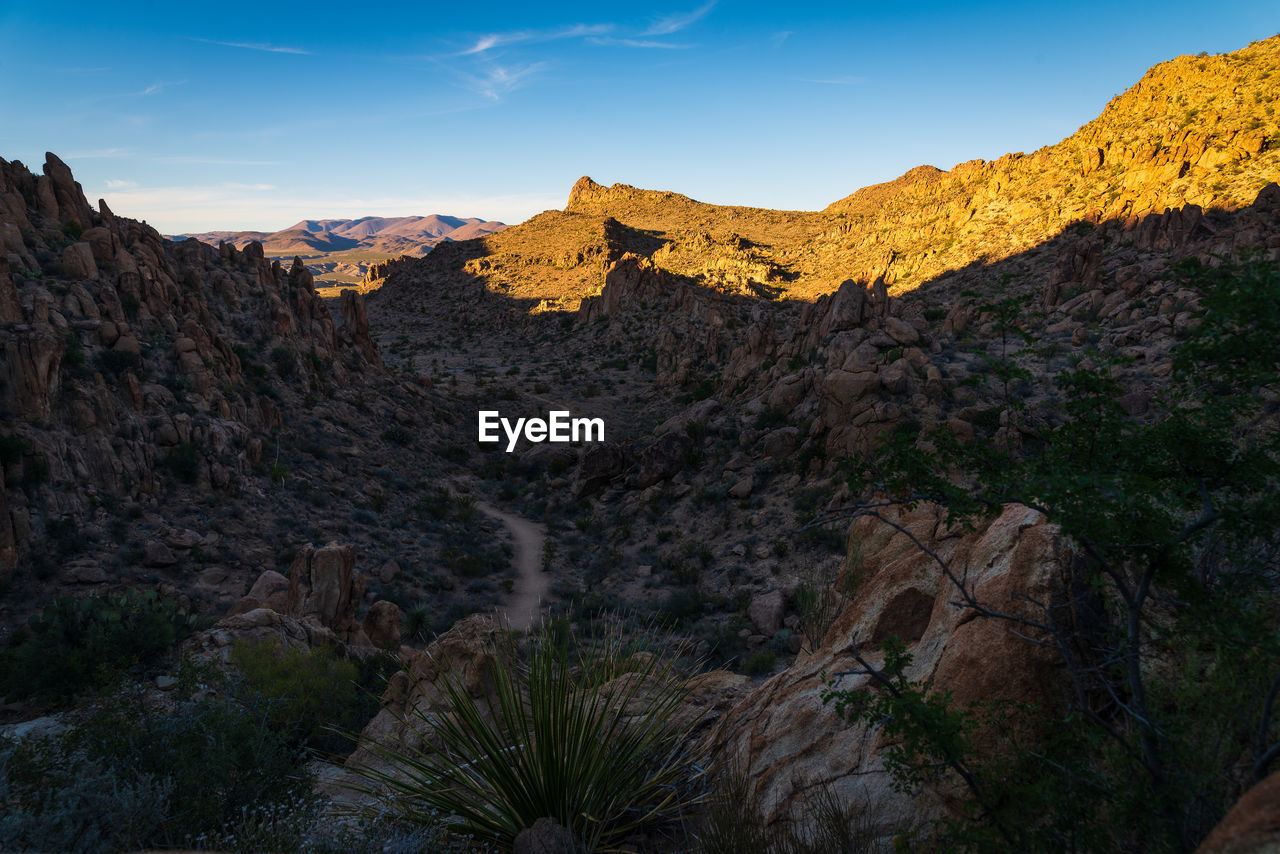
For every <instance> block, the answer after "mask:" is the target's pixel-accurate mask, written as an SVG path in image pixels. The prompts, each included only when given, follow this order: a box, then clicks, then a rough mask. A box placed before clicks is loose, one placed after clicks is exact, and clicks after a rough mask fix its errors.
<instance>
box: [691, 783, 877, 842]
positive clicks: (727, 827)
mask: <svg viewBox="0 0 1280 854" xmlns="http://www.w3.org/2000/svg"><path fill="white" fill-rule="evenodd" d="M851 813H852V814H851ZM691 843H692V844H691V845H689V847H688V849H687V850H690V851H692V852H695V854H725V852H730V851H731V852H734V854H862V853H863V852H868V851H876V850H879V849H878V848H877V847H876V846H875V844H874V843H875V835H874V828H873V826H872V825H871V823H870V821H869V820H868V817H867V815H866V814H865V812H864V811H862V810H858V809H856V808H855V809H854V810H850V809H849V807H848V806H847V805H845V804H843V803H842V802H841V801H840V799H839V798H837V797H836V796H835V793H833V792H832V791H831V789H830V788H828V787H827V786H825V785H824V786H818V787H816V788H814V789H812V790H811V791H810V792H809V794H808V795H806V796H805V798H804V801H803V815H802V816H801V818H800V821H798V822H796V823H795V824H792V823H790V822H783V821H780V822H776V823H774V824H773V825H772V826H770V825H767V824H766V823H765V820H764V817H763V816H762V815H761V812H760V807H759V804H758V802H757V798H756V794H755V792H754V790H753V787H752V783H751V779H750V777H749V776H747V774H746V772H745V771H743V770H742V769H741V768H740V767H738V766H737V765H734V764H728V763H721V766H720V767H719V768H718V769H717V770H716V773H715V776H714V785H713V787H712V791H711V795H710V797H708V798H707V802H706V805H705V808H704V809H703V811H702V815H701V816H700V820H699V822H698V824H697V830H696V832H695V834H694V837H693V839H692V840H691Z"/></svg>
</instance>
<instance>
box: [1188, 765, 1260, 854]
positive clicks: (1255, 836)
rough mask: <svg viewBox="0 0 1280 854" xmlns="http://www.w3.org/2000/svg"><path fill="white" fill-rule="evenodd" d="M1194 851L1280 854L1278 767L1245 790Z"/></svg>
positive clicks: (1198, 852)
mask: <svg viewBox="0 0 1280 854" xmlns="http://www.w3.org/2000/svg"><path fill="white" fill-rule="evenodd" d="M1196 854H1280V771H1276V772H1274V773H1272V774H1271V775H1270V776H1269V777H1267V778H1266V779H1265V780H1263V781H1262V782H1261V783H1258V784H1256V785H1254V787H1253V788H1251V789H1250V790H1249V791H1247V792H1245V793H1244V795H1243V796H1242V797H1241V798H1240V800H1238V801H1236V803H1235V806H1233V807H1232V808H1231V809H1230V810H1229V811H1228V812H1227V814H1226V815H1225V816H1223V817H1222V821H1220V822H1218V826H1217V827H1215V828H1214V829H1213V830H1212V831H1211V832H1210V833H1209V835H1208V837H1206V838H1205V840H1204V842H1203V843H1201V845H1200V847H1199V848H1197V849H1196Z"/></svg>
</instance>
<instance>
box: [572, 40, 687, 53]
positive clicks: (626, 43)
mask: <svg viewBox="0 0 1280 854" xmlns="http://www.w3.org/2000/svg"><path fill="white" fill-rule="evenodd" d="M587 41H589V42H591V43H592V44H598V45H602V46H606V47H608V46H615V45H616V46H618V47H636V48H659V49H663V50H687V49H688V48H691V47H697V45H692V44H672V43H671V42H655V41H650V40H647V39H614V38H599V37H596V38H590V39H587Z"/></svg>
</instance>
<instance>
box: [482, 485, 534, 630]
mask: <svg viewBox="0 0 1280 854" xmlns="http://www.w3.org/2000/svg"><path fill="white" fill-rule="evenodd" d="M476 509H477V510H479V511H480V512H481V513H484V514H485V515H486V516H489V517H491V518H493V519H497V520H498V521H500V522H501V523H502V524H504V525H506V526H507V530H508V531H510V532H511V537H512V539H513V540H515V558H514V560H515V565H516V572H517V573H518V575H517V577H516V583H515V589H514V590H513V591H512V592H511V596H509V597H508V599H507V603H506V605H505V606H504V607H501V608H499V609H498V610H499V612H501V613H502V614H503V616H505V617H506V620H507V623H508V624H509V625H510V626H511V628H513V629H517V630H519V631H527V630H528V629H529V627H530V626H532V625H533V624H534V622H535V621H536V620H537V619H538V615H539V614H540V613H541V611H542V600H543V599H545V598H546V595H547V591H548V590H549V589H550V587H551V579H550V577H549V576H548V575H547V574H546V573H545V572H543V571H542V543H543V541H544V540H545V539H546V534H545V532H544V531H543V529H542V526H541V525H539V524H536V523H534V522H530V521H529V520H528V519H524V518H521V517H520V516H514V515H512V514H510V513H507V512H505V511H502V510H499V509H498V508H497V507H494V506H492V505H490V504H485V503H484V502H482V501H477V502H476Z"/></svg>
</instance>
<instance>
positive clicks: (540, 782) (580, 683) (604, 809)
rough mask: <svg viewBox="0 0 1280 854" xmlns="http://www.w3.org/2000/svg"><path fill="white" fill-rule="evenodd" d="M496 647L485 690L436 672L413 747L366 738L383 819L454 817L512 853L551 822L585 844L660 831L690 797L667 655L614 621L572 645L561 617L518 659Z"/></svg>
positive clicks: (695, 787)
mask: <svg viewBox="0 0 1280 854" xmlns="http://www.w3.org/2000/svg"><path fill="white" fill-rule="evenodd" d="M499 637H500V639H499V640H498V641H496V645H497V649H496V650H495V652H496V653H497V654H496V655H495V662H497V664H496V665H495V667H494V674H493V687H492V691H491V692H489V693H487V694H486V695H485V696H483V697H480V698H475V697H472V696H471V695H470V694H469V693H468V692H467V691H466V689H465V688H464V687H463V686H462V684H461V683H460V681H459V679H458V678H457V677H456V676H454V675H452V674H449V673H445V674H444V675H442V676H441V677H439V680H440V681H439V687H440V688H441V694H442V698H443V699H442V705H443V708H441V709H433V710H415V711H414V712H413V715H414V717H415V719H416V723H417V728H418V729H419V730H421V731H422V732H423V734H424V735H425V738H424V739H423V745H422V746H421V747H414V746H410V745H406V744H399V743H383V744H367V745H365V746H366V748H367V749H368V750H369V752H370V753H372V754H373V755H374V756H375V757H377V759H378V760H380V761H379V764H378V767H373V766H371V765H363V766H362V767H360V768H358V769H357V771H358V772H359V773H360V775H361V776H362V777H363V779H364V780H365V781H366V782H367V783H368V784H369V785H368V787H367V788H365V789H364V791H365V792H366V793H367V794H376V795H378V796H379V799H380V800H381V801H382V802H383V804H384V808H385V809H387V810H388V811H389V812H390V813H391V814H392V815H393V816H394V817H396V818H398V819H401V820H405V821H410V822H415V821H416V822H421V823H429V822H438V821H439V817H440V816H441V815H444V816H452V817H454V818H455V820H456V821H457V822H458V823H459V824H460V825H461V827H460V829H461V830H463V831H464V832H466V833H469V834H472V835H473V836H474V837H475V838H476V839H477V840H479V841H483V842H488V843H491V844H496V845H497V846H499V847H501V848H504V849H510V847H511V845H512V843H513V840H514V839H515V837H516V835H517V834H518V833H519V832H520V831H521V830H523V829H524V828H527V827H532V826H533V824H534V822H536V821H537V820H538V819H539V818H543V817H547V818H552V819H554V820H556V821H557V822H559V823H560V824H561V825H562V826H563V827H565V828H566V829H567V830H568V831H570V832H571V833H572V835H573V838H574V840H575V843H576V844H577V845H578V846H580V847H581V849H582V850H585V851H594V850H610V848H611V847H612V846H614V845H616V844H617V843H618V842H620V841H621V840H623V839H624V838H626V837H627V836H629V835H631V834H633V833H635V832H638V831H641V830H649V829H652V828H654V827H655V826H659V825H665V824H668V823H670V822H672V821H673V820H675V819H677V818H679V817H680V816H682V815H683V814H685V812H686V810H687V809H688V808H689V807H690V806H692V805H693V804H694V802H696V801H697V800H698V798H699V792H700V780H699V778H700V776H701V771H700V770H699V768H698V766H697V764H696V760H697V757H695V756H694V755H692V754H691V753H690V752H689V751H688V750H686V749H685V746H684V743H685V742H686V741H687V740H688V739H687V736H688V735H689V731H690V728H691V726H692V721H689V722H686V723H680V722H677V714H676V713H677V711H678V710H679V708H680V706H681V704H682V702H683V701H684V700H685V698H686V696H687V694H688V690H687V688H686V687H685V686H686V683H685V681H684V679H683V678H682V677H681V674H680V673H679V672H678V671H677V670H676V668H675V667H674V666H673V665H672V664H671V663H670V660H669V659H667V658H665V657H663V656H658V655H653V654H652V653H649V652H646V651H642V650H641V648H640V647H639V646H638V645H636V644H634V643H631V642H628V641H627V640H626V639H625V637H624V635H623V632H622V630H621V629H618V628H614V629H610V630H608V631H606V632H605V633H604V634H603V636H600V637H596V638H593V639H590V640H587V641H583V642H581V643H580V640H581V639H580V638H578V637H577V636H576V635H575V634H574V633H573V632H572V631H568V630H566V624H565V622H563V621H559V622H557V623H544V624H543V625H542V626H541V627H540V628H539V629H538V630H536V631H535V633H534V634H533V635H532V636H531V637H530V638H529V641H528V643H527V645H526V647H527V648H526V650H525V651H524V652H525V654H524V655H523V656H521V655H519V654H518V653H519V650H517V649H516V644H515V642H514V641H512V640H510V636H509V635H502V636H499Z"/></svg>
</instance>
